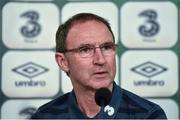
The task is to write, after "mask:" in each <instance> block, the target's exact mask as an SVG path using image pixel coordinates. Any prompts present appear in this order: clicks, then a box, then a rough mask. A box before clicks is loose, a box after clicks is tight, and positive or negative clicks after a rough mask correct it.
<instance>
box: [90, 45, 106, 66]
mask: <svg viewBox="0 0 180 120" xmlns="http://www.w3.org/2000/svg"><path fill="white" fill-rule="evenodd" d="M93 62H94V64H99V65H103V64H104V63H105V62H106V59H105V56H104V55H103V52H102V51H101V49H100V48H96V49H95V50H94V56H93Z"/></svg>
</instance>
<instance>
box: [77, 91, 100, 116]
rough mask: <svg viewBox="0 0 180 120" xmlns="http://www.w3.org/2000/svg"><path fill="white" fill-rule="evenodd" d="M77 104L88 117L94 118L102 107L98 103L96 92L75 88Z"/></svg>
mask: <svg viewBox="0 0 180 120" xmlns="http://www.w3.org/2000/svg"><path fill="white" fill-rule="evenodd" d="M74 91H75V95H76V99H77V104H78V107H79V109H80V110H81V111H82V112H83V113H84V114H86V116H87V117H89V118H93V117H94V116H96V115H97V114H98V113H99V112H100V109H101V108H100V107H99V106H98V105H97V104H96V102H95V99H94V95H95V92H92V91H85V90H77V89H76V90H75V89H74Z"/></svg>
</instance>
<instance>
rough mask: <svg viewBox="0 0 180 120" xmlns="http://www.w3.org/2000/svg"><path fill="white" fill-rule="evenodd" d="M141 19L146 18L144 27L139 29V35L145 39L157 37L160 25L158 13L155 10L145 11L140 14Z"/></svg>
mask: <svg viewBox="0 0 180 120" xmlns="http://www.w3.org/2000/svg"><path fill="white" fill-rule="evenodd" d="M139 16H140V17H146V18H147V19H146V21H145V24H144V25H141V26H140V27H139V33H140V34H141V35H143V36H145V37H152V36H155V35H156V34H157V33H158V32H159V29H160V28H159V24H158V22H157V21H156V19H157V13H156V11H154V10H145V11H143V12H141V13H140V14H139Z"/></svg>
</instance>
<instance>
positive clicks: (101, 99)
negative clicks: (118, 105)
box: [95, 87, 112, 107]
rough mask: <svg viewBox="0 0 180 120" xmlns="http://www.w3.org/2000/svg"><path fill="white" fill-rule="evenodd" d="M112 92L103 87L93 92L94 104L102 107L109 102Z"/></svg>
mask: <svg viewBox="0 0 180 120" xmlns="http://www.w3.org/2000/svg"><path fill="white" fill-rule="evenodd" d="M111 97H112V94H111V91H110V90H109V89H107V88H105V87H103V88H100V89H98V90H97V91H96V93H95V101H96V104H97V105H99V106H101V107H104V106H106V105H108V104H109V102H110V100H111Z"/></svg>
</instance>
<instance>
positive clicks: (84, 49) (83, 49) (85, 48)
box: [78, 46, 93, 52]
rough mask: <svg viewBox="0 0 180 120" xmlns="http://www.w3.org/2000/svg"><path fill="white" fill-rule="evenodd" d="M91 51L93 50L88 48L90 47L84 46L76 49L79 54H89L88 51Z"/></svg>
mask: <svg viewBox="0 0 180 120" xmlns="http://www.w3.org/2000/svg"><path fill="white" fill-rule="evenodd" d="M91 50H93V48H92V47H90V46H84V47H80V48H79V49H78V51H79V52H89V51H91Z"/></svg>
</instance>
